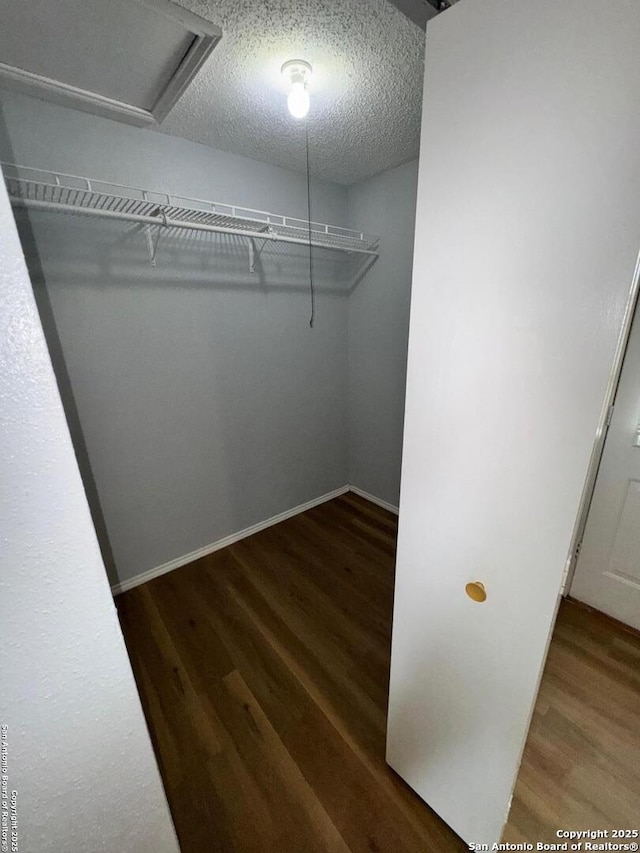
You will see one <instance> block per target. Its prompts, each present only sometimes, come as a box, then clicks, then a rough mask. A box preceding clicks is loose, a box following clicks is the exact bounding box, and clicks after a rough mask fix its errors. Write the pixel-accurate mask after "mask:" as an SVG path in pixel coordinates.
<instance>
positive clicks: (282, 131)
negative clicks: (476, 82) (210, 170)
mask: <svg viewBox="0 0 640 853" xmlns="http://www.w3.org/2000/svg"><path fill="white" fill-rule="evenodd" d="M180 2H181V5H183V6H185V7H186V8H188V9H190V10H191V11H193V12H196V13H197V14H199V15H201V16H202V17H203V18H206V19H208V20H210V21H212V22H213V23H214V24H217V25H218V26H219V27H221V28H222V31H223V38H222V40H221V42H220V43H219V44H218V45H217V47H216V49H215V50H214V51H213V53H212V54H211V56H210V57H209V59H208V60H207V63H206V65H205V67H204V68H203V70H202V71H201V72H200V73H199V74H198V76H197V77H196V79H195V80H194V81H193V83H192V84H191V85H190V86H189V88H188V89H187V91H186V92H185V94H184V95H183V96H182V97H181V98H180V101H179V103H178V104H177V105H176V106H175V107H174V109H173V110H172V111H171V113H170V114H169V116H168V117H167V118H166V119H165V121H164V122H163V123H162V127H161V130H163V131H166V132H167V133H171V134H174V135H176V136H184V137H186V138H187V139H191V140H193V141H194V142H202V143H204V144H206V145H211V146H213V147H214V148H221V149H222V150H226V151H235V152H237V153H239V154H245V155H247V156H249V157H256V158H257V159H259V160H265V161H266V162H268V163H276V164H278V165H281V166H285V167H287V168H293V169H299V170H302V169H304V165H305V160H304V148H303V146H302V145H301V130H302V126H301V125H300V124H299V123H296V122H295V121H292V119H291V117H290V116H289V113H288V111H287V104H286V87H285V82H284V80H283V78H282V75H281V73H280V69H281V66H282V63H283V62H285V61H286V60H288V59H306V60H307V61H308V62H311V64H312V65H313V76H312V78H311V81H310V84H309V91H310V94H311V109H310V111H309V119H308V122H309V139H310V148H311V170H312V173H313V174H314V175H317V176H318V177H322V178H325V179H326V180H331V181H337V182H338V183H343V184H351V183H353V182H355V181H360V180H362V179H364V178H365V177H369V176H371V175H373V174H376V173H377V172H381V171H383V170H384V169H389V168H391V167H392V166H397V165H399V164H400V163H404V162H406V161H408V160H411V159H413V158H414V157H417V155H418V146H419V141H420V107H421V92H422V74H423V63H424V44H425V35H424V32H423V31H422V30H421V29H419V28H418V27H417V26H416V25H415V24H413V23H411V21H409V20H408V19H407V18H406V17H405V16H404V15H403V14H402V12H400V11H398V9H396V8H395V7H394V6H392V5H391V3H388V2H387V0H367V2H366V3H365V4H363V3H362V2H361V0H318V2H314V3H299V2H298V0H278V2H275V3H274V2H264V0H180Z"/></svg>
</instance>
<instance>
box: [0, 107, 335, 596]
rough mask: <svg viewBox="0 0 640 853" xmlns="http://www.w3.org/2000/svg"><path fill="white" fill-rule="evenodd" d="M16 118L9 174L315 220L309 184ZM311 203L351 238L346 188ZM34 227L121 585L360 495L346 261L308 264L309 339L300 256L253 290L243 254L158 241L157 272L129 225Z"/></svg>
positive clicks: (95, 505)
mask: <svg viewBox="0 0 640 853" xmlns="http://www.w3.org/2000/svg"><path fill="white" fill-rule="evenodd" d="M3 113H4V129H3V130H2V132H0V137H1V138H0V152H1V155H2V159H3V160H9V161H12V162H18V163H26V164H28V165H30V166H39V167H42V168H51V169H58V170H60V171H65V172H71V173H74V174H86V175H88V176H96V177H101V178H104V179H106V180H113V181H118V182H123V183H131V184H135V185H139V186H144V187H148V188H156V189H159V190H165V191H171V192H173V193H181V194H185V195H195V196H199V197H204V198H211V199H214V200H218V201H222V202H225V201H229V202H233V203H236V204H243V205H247V206H252V207H256V208H265V209H269V210H272V211H273V212H276V213H277V212H282V213H289V214H292V215H295V216H301V217H304V216H306V183H305V177H304V175H303V174H302V173H294V172H290V171H287V170H284V169H281V168H278V167H272V166H269V165H266V164H264V163H258V162H256V161H252V160H248V159H246V158H242V157H237V156H235V155H232V154H228V153H223V152H219V151H214V150H212V149H210V148H207V147H205V146H200V145H196V144H193V143H190V142H186V141H184V140H180V139H176V138H172V137H169V136H165V135H162V134H158V133H154V132H152V131H142V130H138V129H135V128H130V127H127V126H126V125H122V124H118V123H115V122H112V121H110V120H107V119H99V118H95V117H92V116H89V115H86V114H84V113H79V112H75V111H72V110H67V109H63V108H60V107H56V106H53V105H50V104H45V103H42V102H39V101H35V100H31V99H28V98H24V97H21V96H17V95H5V96H4V97H3ZM292 132H297V133H300V130H299V126H294V127H293V128H292ZM300 142H301V144H302V137H300ZM302 152H303V149H302V148H301V156H302ZM312 155H313V152H312ZM312 197H313V209H312V216H313V217H314V218H315V219H319V220H321V221H330V222H332V223H335V224H343V225H344V224H346V220H347V192H346V189H345V188H344V187H339V186H337V185H332V184H328V183H325V182H316V181H314V182H313V185H312ZM29 220H30V221H27V222H25V221H24V220H22V221H21V231H22V237H23V242H24V245H25V246H26V250H27V256H28V263H29V266H30V272H31V275H32V279H33V281H34V287H35V290H36V294H37V298H38V300H39V306H40V308H41V313H42V316H43V319H44V322H45V324H46V325H47V333H48V339H49V343H50V346H51V349H52V353H53V355H54V360H55V362H56V365H55V366H56V372H57V376H58V380H59V384H60V387H61V390H62V392H63V396H64V397H65V407H66V410H67V413H68V417H69V423H70V426H71V428H72V432H73V433H74V442H75V446H76V452H77V455H78V459H79V461H80V464H81V467H82V469H83V476H84V479H85V483H86V485H87V489H88V494H89V497H90V499H91V503H92V510H93V515H94V520H95V522H96V527H97V529H98V531H99V535H100V539H101V545H102V548H103V554H104V556H105V562H106V563H107V567H108V571H109V575H110V579H111V581H112V582H118V581H120V582H121V581H124V580H126V579H128V578H131V577H132V576H135V575H137V574H140V573H141V572H143V571H145V570H148V569H151V568H153V567H155V566H158V565H161V564H163V563H165V562H168V561H170V560H172V559H175V558H178V557H180V556H182V555H184V554H187V553H189V552H191V551H193V550H195V549H197V548H200V547H203V546H205V545H207V544H209V543H211V542H214V541H216V540H218V539H220V538H222V537H224V536H226V535H229V534H231V533H234V532H237V531H239V530H241V529H243V528H245V527H247V526H249V525H252V524H254V523H257V522H259V521H263V520H264V519H267V518H269V517H271V516H273V515H275V514H277V513H280V512H282V511H284V510H287V509H289V508H291V507H294V506H296V505H299V504H301V503H303V502H305V501H308V500H310V499H313V498H316V497H318V496H319V495H322V494H324V493H326V492H329V491H331V490H333V489H335V488H338V487H341V486H343V485H344V484H345V483H347V482H348V462H347V452H348V447H347V434H348V428H347V405H346V396H347V391H348V388H347V298H346V290H345V288H344V285H343V282H342V279H343V273H342V269H343V267H342V265H341V264H340V263H339V262H337V261H336V260H335V258H332V257H331V256H329V257H328V258H327V257H326V253H324V259H323V258H321V257H320V253H317V257H316V258H315V261H314V264H315V276H316V284H317V288H318V294H317V315H316V323H315V326H314V328H313V329H310V328H309V325H308V317H309V292H308V254H307V251H306V250H305V249H304V248H303V249H298V248H297V247H294V248H293V249H292V247H291V246H287V245H286V244H279V245H276V244H274V245H273V246H268V247H267V248H266V249H265V250H264V252H263V255H262V258H261V262H260V264H259V265H258V269H257V271H256V273H255V275H253V276H252V275H250V274H249V272H248V260H247V249H246V244H245V243H244V241H242V240H241V239H240V238H233V237H229V238H224V237H223V238H217V237H212V238H208V237H204V238H202V237H197V238H194V237H193V235H191V236H187V235H186V234H183V235H182V236H180V237H179V238H166V237H163V238H162V239H161V242H160V244H159V249H158V258H157V268H155V269H153V268H152V267H151V266H150V265H149V262H148V259H147V256H146V248H145V242H144V239H143V237H142V235H141V234H140V233H138V232H137V231H136V229H135V227H133V228H132V226H131V225H129V224H127V223H124V224H122V223H106V222H104V221H102V220H100V221H89V220H88V219H82V218H81V217H77V216H74V217H67V216H64V215H60V214H53V213H38V214H33V215H30V217H29ZM107 530H108V531H109V534H108V536H107V534H106V531H107ZM116 567H117V568H116Z"/></svg>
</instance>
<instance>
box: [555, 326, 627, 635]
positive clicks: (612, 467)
mask: <svg viewBox="0 0 640 853" xmlns="http://www.w3.org/2000/svg"><path fill="white" fill-rule="evenodd" d="M639 420H640V311H637V312H636V317H635V320H634V323H633V327H632V330H631V337H630V338H629V347H628V349H627V352H626V355H625V360H624V366H623V368H622V375H621V377H620V385H619V387H618V393H617V395H616V400H615V407H614V409H613V415H612V418H611V425H610V427H609V432H608V435H607V439H606V442H605V446H604V453H603V454H602V461H601V463H600V470H599V471H598V478H597V480H596V487H595V490H594V493H593V499H592V501H591V508H590V510H589V515H588V518H587V525H586V527H585V531H584V536H583V539H582V545H581V547H580V555H579V557H578V564H577V566H576V572H575V575H574V578H573V582H572V584H571V590H570V592H571V595H572V596H573V597H574V598H577V599H578V600H579V601H584V602H586V603H587V604H590V605H592V606H593V607H597V608H598V610H602V611H604V613H608V614H609V615H610V616H613V617H615V618H616V619H620V620H621V621H622V622H626V623H627V625H631V626H633V627H634V628H639V629H640V446H638V445H636V444H635V441H636V440H639V441H640V436H638V432H637V429H638V421H639Z"/></svg>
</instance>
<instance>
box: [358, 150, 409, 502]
mask: <svg viewBox="0 0 640 853" xmlns="http://www.w3.org/2000/svg"><path fill="white" fill-rule="evenodd" d="M417 180H418V161H417V160H414V161H412V162H411V163H407V164H405V165H404V166H398V167H397V168H395V169H390V170H388V171H387V172H383V173H381V174H380V175H376V176H375V177H373V178H370V179H369V180H367V181H363V182H362V183H359V184H354V185H353V186H350V187H349V217H350V219H351V223H352V224H353V226H354V227H358V228H363V229H364V230H366V231H369V232H371V233H373V234H378V235H380V237H381V241H382V242H381V251H380V257H379V258H378V260H377V262H376V264H375V266H373V268H372V269H371V270H370V271H369V272H368V273H367V275H366V277H365V278H364V279H363V280H362V281H361V282H360V283H359V285H358V286H357V287H356V288H355V290H354V291H353V292H352V294H351V296H350V299H349V482H350V483H351V484H352V485H354V486H358V487H359V488H361V489H364V491H366V492H368V493H369V494H371V495H374V496H375V497H377V498H381V499H382V500H384V501H387V502H388V503H390V504H392V505H394V506H397V505H398V499H399V495H400V462H401V458H402V424H403V416H404V393H405V382H406V368H407V337H408V334H409V302H410V296H411V271H412V265H413V241H414V230H415V210H416V186H417Z"/></svg>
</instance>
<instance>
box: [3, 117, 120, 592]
mask: <svg viewBox="0 0 640 853" xmlns="http://www.w3.org/2000/svg"><path fill="white" fill-rule="evenodd" d="M0 150H1V151H2V152H3V157H4V159H7V160H10V161H11V162H15V157H14V156H13V148H12V145H11V139H10V138H9V133H8V130H7V126H6V122H5V119H4V113H3V110H2V104H0ZM16 225H17V227H18V233H19V235H20V240H21V243H22V248H23V252H24V253H25V258H26V260H27V267H28V269H29V275H30V277H31V283H32V285H33V292H34V296H35V300H36V305H37V307H38V313H39V315H40V322H41V323H42V327H43V330H44V334H45V338H46V341H47V346H48V349H49V354H50V356H51V361H52V363H53V369H54V372H55V376H56V381H57V384H58V390H59V392H60V397H61V398H62V404H63V407H64V412H65V417H66V419H67V425H68V427H69V432H70V433H71V439H72V441H73V448H74V451H75V455H76V460H77V462H78V468H79V469H80V476H81V477H82V482H83V485H84V490H85V493H86V496H87V501H88V504H89V510H90V512H91V518H92V521H93V526H94V528H95V531H96V535H97V538H98V543H99V546H100V551H101V553H102V559H103V561H104V565H105V569H106V571H107V576H108V577H109V581H110V582H111V583H112V584H113V583H115V582H116V579H117V575H116V570H115V560H114V556H113V549H112V547H111V543H110V541H109V534H108V533H107V527H106V524H105V520H104V513H103V511H102V507H101V505H100V498H99V496H98V490H97V487H96V482H95V478H94V476H93V472H92V470H91V463H90V461H89V454H88V452H87V446H86V443H85V440H84V436H83V434H82V428H81V426H80V418H79V415H78V407H77V405H76V401H75V398H74V394H73V390H72V387H71V381H70V378H69V372H68V370H67V366H66V363H65V358H64V354H63V351H62V345H61V343H60V337H59V335H58V330H57V328H56V323H55V319H54V315H53V309H52V306H51V301H50V299H49V294H48V293H47V289H46V287H44V276H43V274H42V265H41V262H40V255H39V252H38V249H37V246H36V243H35V240H34V236H33V228H32V225H31V222H30V220H29V217H28V216H26V215H23V216H20V217H16ZM27 247H28V249H27Z"/></svg>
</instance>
